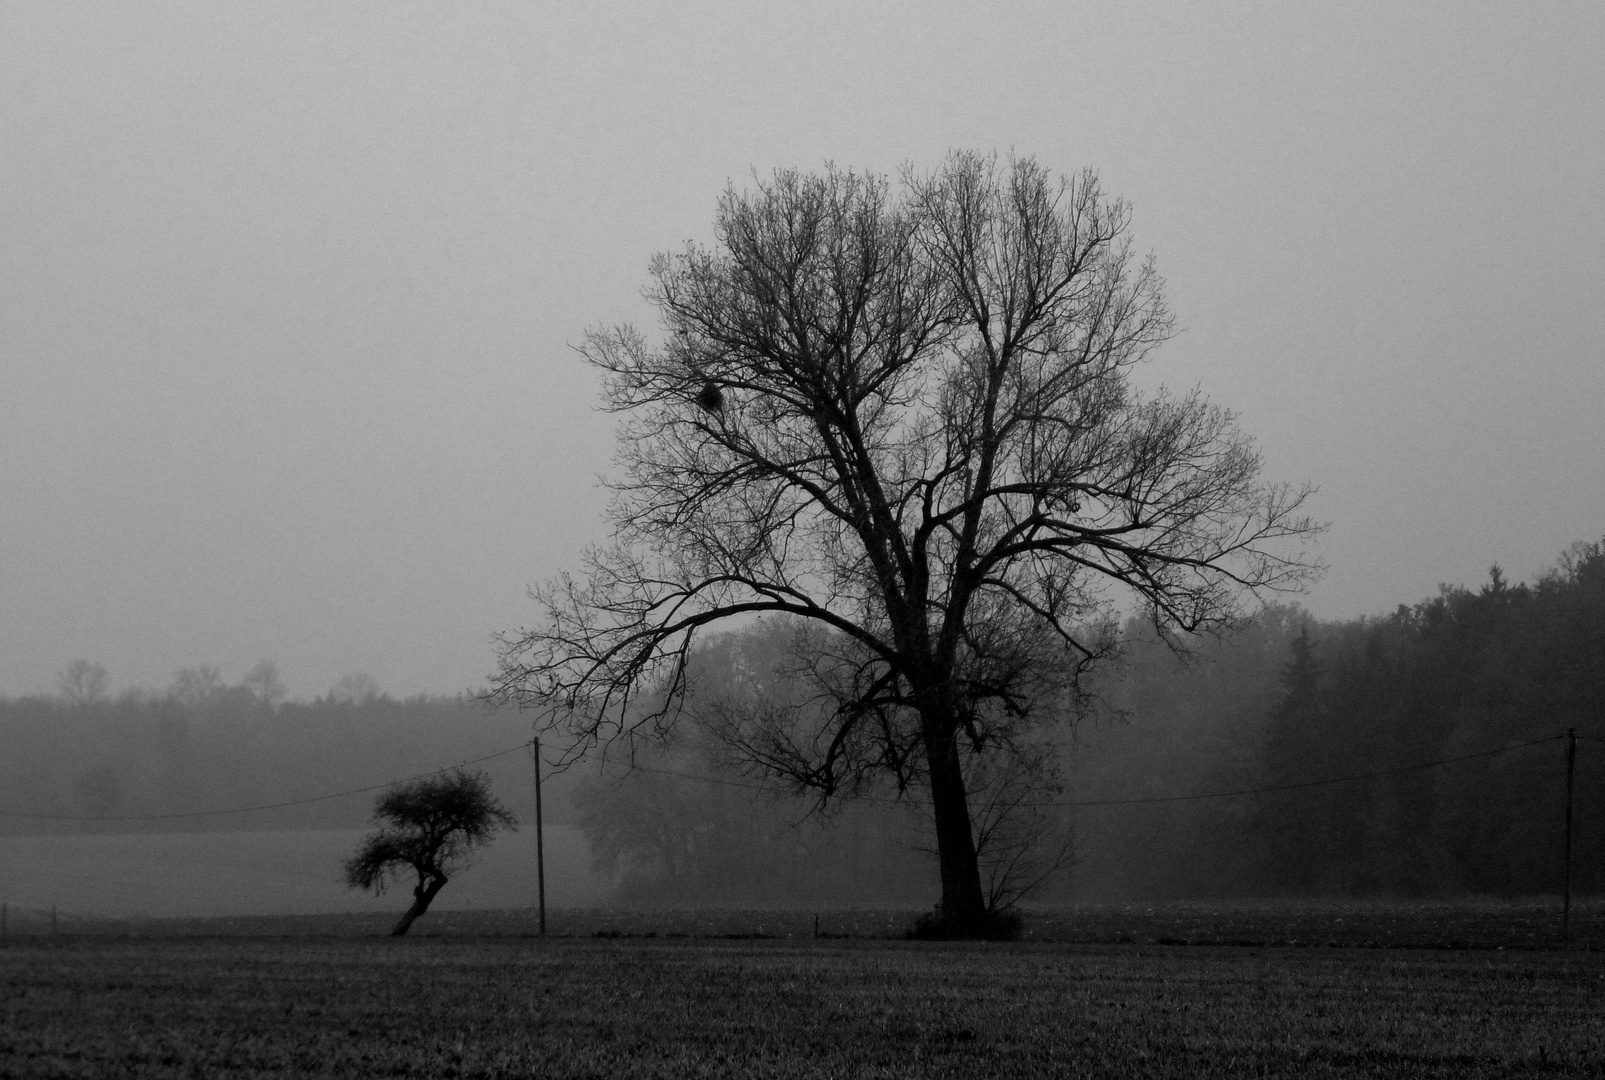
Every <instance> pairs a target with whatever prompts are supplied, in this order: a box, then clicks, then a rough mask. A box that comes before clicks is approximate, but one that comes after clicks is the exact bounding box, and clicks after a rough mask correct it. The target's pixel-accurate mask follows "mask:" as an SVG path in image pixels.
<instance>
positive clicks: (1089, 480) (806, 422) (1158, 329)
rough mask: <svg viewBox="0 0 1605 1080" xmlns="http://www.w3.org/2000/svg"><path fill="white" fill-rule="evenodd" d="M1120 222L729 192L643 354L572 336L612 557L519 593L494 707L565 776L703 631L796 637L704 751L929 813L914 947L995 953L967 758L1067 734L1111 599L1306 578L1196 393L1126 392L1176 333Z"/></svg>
mask: <svg viewBox="0 0 1605 1080" xmlns="http://www.w3.org/2000/svg"><path fill="white" fill-rule="evenodd" d="M1128 220H1129V213H1128V211H1127V208H1126V206H1125V204H1124V203H1123V202H1120V201H1118V200H1110V199H1108V198H1106V197H1105V196H1104V194H1103V192H1102V191H1101V190H1100V188H1099V185H1098V181H1097V178H1096V177H1095V176H1094V175H1092V174H1091V173H1083V174H1081V175H1080V176H1078V177H1075V178H1073V179H1059V180H1055V179H1054V178H1052V177H1051V176H1050V175H1049V174H1048V172H1047V171H1046V170H1045V169H1043V168H1042V167H1041V166H1039V165H1038V164H1037V163H1036V162H1035V161H1034V160H1032V159H1029V158H1027V159H1023V160H1017V161H1012V162H1010V163H1008V164H1007V166H1006V167H1000V165H999V163H998V161H997V160H996V159H995V158H991V157H986V156H983V155H978V154H973V153H955V154H953V155H950V156H949V158H948V159H947V160H946V162H945V163H944V164H943V165H942V167H941V168H940V169H938V170H937V171H936V172H935V173H934V174H933V175H930V176H918V175H915V174H914V173H913V172H912V171H905V174H904V177H903V187H902V192H901V197H898V196H896V195H894V193H893V192H892V189H891V185H889V184H888V183H887V182H886V181H885V180H883V179H880V178H877V177H873V176H864V175H859V174H856V173H852V172H843V171H840V170H837V169H835V168H828V169H827V170H826V171H825V172H824V173H823V174H814V175H809V174H803V173H798V172H790V171H783V172H778V173H776V174H775V176H774V178H773V179H772V180H770V181H767V182H759V183H758V185H757V188H756V190H753V191H746V192H738V191H736V190H735V189H733V188H732V189H729V190H727V191H726V193H725V195H724V196H723V198H722V199H721V200H720V202H719V208H718V214H717V219H716V224H715V230H716V236H717V246H716V247H715V248H714V249H712V250H708V249H704V248H700V247H697V246H695V245H691V246H688V247H687V249H686V250H685V251H684V252H682V253H680V254H661V255H658V256H656V257H655V258H654V259H653V261H652V264H651V278H652V282H651V285H650V287H649V289H648V292H647V296H648V299H649V300H650V301H651V302H652V303H653V304H654V305H655V306H656V308H657V310H658V313H659V315H660V317H661V320H662V327H663V330H664V340H663V342H662V343H661V344H660V345H653V344H651V343H649V342H648V340H647V339H646V338H645V337H644V336H642V335H641V334H640V333H638V332H637V331H636V330H634V329H633V328H631V327H629V326H621V327H617V328H614V329H599V330H595V331H592V332H590V333H589V334H588V335H587V337H586V339H585V343H584V345H583V346H582V348H581V352H582V354H583V355H584V357H585V358H586V359H587V360H588V361H589V362H590V363H591V364H592V365H593V366H595V367H596V368H598V369H600V370H601V371H602V373H603V374H604V376H605V379H606V382H605V391H604V394H605V397H604V400H605V406H606V408H607V409H609V410H610V411H613V412H617V413H620V414H622V415H623V416H624V417H625V419H624V421H623V423H622V424H621V425H620V428H619V433H618V435H619V444H618V445H619V452H618V453H619V456H618V463H619V472H618V473H617V474H616V475H615V476H614V477H613V478H612V480H611V481H610V486H611V487H612V489H613V492H614V499H613V502H612V505H611V510H610V515H611V518H612V521H613V527H614V543H613V544H612V545H610V546H608V547H606V548H602V549H597V550H593V551H591V552H590V553H589V554H588V556H587V561H588V569H589V573H588V575H587V580H584V581H575V580H572V579H570V578H568V577H566V576H565V577H562V578H559V579H557V580H556V581H554V582H552V583H551V584H549V585H547V586H546V587H544V588H542V589H538V590H536V592H535V594H534V595H535V598H536V599H537V601H538V602H539V603H540V604H541V605H542V607H543V609H544V615H543V618H542V620H541V621H540V622H539V623H538V624H537V625H536V626H535V627H534V628H532V629H526V630H523V631H520V632H519V633H518V634H516V635H507V636H505V637H504V638H503V640H502V650H501V670H500V674H499V676H498V679H497V683H496V693H497V694H498V695H499V696H501V697H503V698H505V699H511V700H516V701H518V702H520V703H521V704H524V705H526V706H529V707H533V708H535V709H538V710H541V712H542V714H543V717H544V722H545V723H546V724H547V725H548V727H549V728H555V729H558V730H559V731H560V732H562V733H563V734H566V735H567V736H568V738H569V739H570V740H571V747H572V749H573V751H575V752H583V750H584V749H585V748H587V747H590V746H594V745H597V744H598V743H605V742H610V741H613V740H616V739H620V738H622V739H624V740H625V741H626V742H628V741H629V740H632V739H634V738H636V737H639V736H643V735H658V734H662V733H663V732H664V731H666V730H667V729H668V727H669V726H671V725H673V724H674V723H675V722H676V721H677V720H678V719H679V718H680V716H681V714H682V712H683V703H684V700H685V692H686V689H687V678H686V663H687V659H688V658H689V657H690V656H691V655H692V650H693V643H694V641H696V640H697V639H698V638H699V636H700V635H703V634H705V633H706V632H707V631H709V630H710V629H717V628H719V627H721V626H729V625H732V623H731V620H737V622H736V623H735V624H734V625H739V624H740V623H739V620H743V619H750V618H751V617H753V616H754V615H757V614H762V613H777V614H784V615H788V616H790V617H792V618H793V619H795V620H798V621H799V622H800V623H802V624H803V625H804V626H806V627H811V628H812V631H813V632H812V634H811V635H809V634H806V633H805V634H800V635H799V638H808V637H810V636H811V637H812V642H813V644H814V645H815V646H817V647H818V649H819V650H820V651H819V652H818V653H817V655H816V660H815V661H814V662H813V663H812V664H811V668H810V670H811V673H812V677H813V678H814V680H815V684H816V688H817V692H816V694H815V695H814V696H813V701H812V703H811V704H810V705H809V707H808V708H807V709H806V710H802V711H796V712H794V713H793V714H792V715H790V716H780V715H776V713H778V712H781V711H784V710H769V711H768V712H767V713H764V712H763V711H760V712H759V713H757V714H754V715H753V716H752V717H751V722H749V723H737V724H735V725H733V726H731V727H730V729H729V731H728V735H729V736H730V738H729V742H730V744H731V745H732V746H733V747H734V748H735V749H736V750H738V751H740V752H741V753H742V754H743V755H744V756H745V760H746V761H747V762H748V763H749V764H750V765H752V766H753V767H756V768H759V769H761V770H764V771H766V772H768V773H770V774H772V775H775V776H779V777H783V778H786V779H788V780H789V781H791V782H792V783H795V784H797V785H800V786H802V787H805V788H809V789H812V790H813V791H814V792H815V793H816V794H817V795H818V797H819V798H820V799H821V800H824V799H828V798H831V797H833V796H836V795H842V794H848V795H850V794H853V793H855V792H859V791H862V790H863V788H864V785H865V784H866V783H868V782H869V781H870V779H871V778H872V777H873V776H875V775H883V776H885V775H889V776H890V777H891V778H892V779H893V780H894V781H895V783H896V785H897V788H898V790H899V791H907V790H910V789H911V788H912V789H913V790H914V791H915V792H916V793H918V794H919V795H921V796H922V797H928V798H929V803H930V808H931V814H932V823H933V825H934V832H935V839H936V848H937V852H938V859H939V863H940V871H941V885H942V894H941V905H940V907H939V909H938V916H937V919H938V922H939V923H940V924H941V926H940V929H941V930H942V932H944V933H950V934H953V935H960V936H976V935H983V936H984V935H990V934H992V933H994V932H996V931H995V925H994V924H995V922H996V919H995V917H994V915H993V913H992V912H991V911H989V907H988V904H987V897H986V894H985V891H984V888H983V885H982V881H981V875H980V864H979V861H978V857H977V851H976V844H977V836H976V832H975V828H974V824H975V823H974V818H973V816H972V808H971V806H970V793H969V792H968V791H967V788H966V782H965V777H966V761H967V760H969V758H970V757H972V756H975V755H982V754H987V753H992V752H1000V753H1003V754H1009V753H1017V752H1019V748H1020V747H1021V746H1023V745H1027V744H1029V743H1031V742H1032V741H1033V740H1035V739H1037V738H1038V736H1039V735H1040V732H1039V731H1036V730H1033V725H1041V724H1046V723H1052V722H1054V721H1056V720H1059V719H1062V718H1065V717H1073V716H1074V715H1075V714H1076V712H1077V710H1078V707H1079V705H1080V703H1081V701H1082V692H1081V690H1080V686H1081V682H1080V677H1081V676H1082V675H1083V673H1085V672H1086V671H1087V670H1088V668H1089V666H1090V665H1092V664H1093V663H1094V662H1095V661H1097V660H1098V659H1100V657H1102V656H1104V655H1106V654H1107V653H1108V651H1109V650H1110V648H1111V647H1112V645H1113V640H1112V635H1111V632H1110V631H1109V629H1108V628H1109V626H1110V625H1111V615H1112V614H1113V613H1114V611H1115V609H1116V606H1117V605H1118V604H1120V603H1121V599H1120V597H1121V594H1122V593H1123V594H1124V596H1125V597H1126V598H1127V599H1128V600H1134V601H1136V602H1137V603H1138V604H1140V605H1141V606H1142V607H1144V608H1145V609H1146V610H1147V611H1148V612H1149V613H1150V614H1151V616H1152V618H1153V620H1154V622H1155V623H1156V624H1157V625H1158V626H1159V627H1161V628H1162V629H1164V630H1166V631H1176V630H1180V631H1184V632H1194V631H1204V630H1210V629H1213V628H1218V627H1221V626H1223V625H1226V624H1228V623H1229V622H1230V621H1231V620H1232V619H1233V618H1235V616H1236V614H1237V612H1238V605H1239V602H1240V600H1241V598H1242V597H1243V596H1244V595H1245V594H1251V593H1253V592H1255V591H1257V590H1261V589H1277V588H1288V587H1297V586H1298V585H1300V584H1301V583H1302V582H1303V580H1304V579H1305V578H1306V577H1307V576H1308V575H1309V574H1310V573H1311V572H1312V571H1313V569H1314V567H1313V566H1312V565H1311V564H1309V563H1306V562H1304V561H1302V560H1301V559H1300V557H1299V556H1298V553H1297V552H1296V551H1295V552H1292V553H1287V552H1284V551H1283V550H1282V549H1281V543H1282V542H1283V541H1287V540H1294V541H1296V540H1298V539H1299V538H1301V537H1303V536H1305V535H1307V534H1309V533H1310V532H1312V531H1313V528H1314V526H1313V525H1312V524H1311V522H1310V521H1309V520H1308V519H1307V518H1304V517H1302V516H1300V505H1301V503H1302V502H1303V500H1304V497H1305V495H1306V493H1307V489H1301V488H1290V487H1288V486H1286V485H1278V484H1266V483H1262V482H1261V481H1260V479H1259V472H1260V458H1259V455H1258V453H1257V452H1256V451H1255V449H1254V447H1253V443H1252V441H1251V440H1250V439H1249V438H1248V437H1247V436H1246V435H1244V434H1242V433H1241V432H1240V431H1239V429H1238V427H1237V425H1236V421H1235V418H1234V417H1233V416H1232V414H1231V413H1229V412H1227V411H1225V410H1223V409H1221V408H1219V407H1217V406H1214V405H1212V404H1210V403H1209V402H1208V401H1206V400H1205V399H1204V398H1203V397H1202V396H1200V395H1199V394H1198V393H1196V392H1193V393H1187V394H1182V395H1179V396H1178V395H1172V394H1168V393H1165V392H1163V391H1161V392H1158V393H1154V394H1150V395H1144V394H1141V393H1139V392H1138V391H1137V390H1136V389H1135V388H1134V387H1133V386H1132V385H1131V380H1130V372H1131V369H1132V367H1133V366H1134V365H1135V364H1137V363H1138V362H1139V361H1141V360H1142V359H1143V358H1144V357H1145V356H1147V355H1148V353H1149V352H1150V351H1151V350H1153V349H1154V348H1155V347H1156V346H1158V345H1159V344H1160V343H1161V342H1163V341H1164V340H1165V339H1166V338H1168V337H1169V336H1170V335H1171V332H1172V321H1171V317H1170V314H1169V311H1168V310H1167V308H1166V305H1165V301H1164V296H1163V282H1162V280H1161V278H1160V277H1159V275H1158V274H1157V273H1156V272H1155V270H1154V268H1153V266H1152V264H1151V263H1150V262H1149V261H1146V260H1142V259H1138V258H1135V257H1134V256H1133V253H1132V249H1131V244H1130V241H1129V239H1128V238H1127V236H1126V232H1127V225H1128ZM804 644H805V645H806V644H807V642H804ZM802 655H803V654H802V653H799V656H800V657H801V656H802ZM821 705H823V706H824V707H819V706H821ZM972 772H973V770H972ZM1016 876H1017V877H1018V876H1019V875H1018V874H1017V875H1016Z"/></svg>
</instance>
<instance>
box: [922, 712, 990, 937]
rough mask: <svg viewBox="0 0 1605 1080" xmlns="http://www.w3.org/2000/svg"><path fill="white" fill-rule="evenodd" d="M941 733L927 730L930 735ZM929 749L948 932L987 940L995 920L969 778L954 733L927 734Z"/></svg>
mask: <svg viewBox="0 0 1605 1080" xmlns="http://www.w3.org/2000/svg"><path fill="white" fill-rule="evenodd" d="M944 726H945V725H944ZM935 727H936V725H931V724H927V727H926V731H927V732H928V733H929V732H931V730H932V728H935ZM937 730H940V729H939V728H938V729H937ZM925 746H926V761H927V763H928V765H929V767H930V773H931V810H932V813H933V814H934V816H935V824H936V854H937V859H938V861H939V863H940V865H941V871H942V907H941V916H940V918H941V922H942V924H943V925H942V929H943V931H944V933H945V934H946V935H949V936H952V937H983V936H986V935H987V930H988V926H989V921H990V920H989V919H988V917H987V916H988V912H987V908H986V899H985V897H984V896H983V895H982V892H981V868H980V863H979V861H978V860H977V858H976V853H975V833H974V831H973V829H972V828H971V825H970V805H969V800H968V798H967V796H966V794H965V791H964V773H963V772H962V771H961V770H960V768H959V753H958V744H957V741H956V740H955V738H954V736H953V735H952V734H951V733H949V734H946V735H932V734H927V737H926V741H925Z"/></svg>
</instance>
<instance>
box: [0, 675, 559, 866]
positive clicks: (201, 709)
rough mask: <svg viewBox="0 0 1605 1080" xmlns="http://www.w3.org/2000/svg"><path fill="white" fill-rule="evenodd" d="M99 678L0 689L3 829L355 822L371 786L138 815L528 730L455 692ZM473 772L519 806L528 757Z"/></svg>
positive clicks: (432, 754)
mask: <svg viewBox="0 0 1605 1080" xmlns="http://www.w3.org/2000/svg"><path fill="white" fill-rule="evenodd" d="M256 674H261V672H260V671H258V672H257V673H256ZM104 681H105V680H104V676H103V674H98V675H97V669H96V667H95V665H91V664H85V663H82V662H79V663H75V664H74V665H73V666H72V667H70V668H68V669H67V671H65V672H64V673H63V680H62V682H63V692H62V694H61V695H60V696H57V697H48V698H47V697H26V698H10V699H7V698H0V832H4V833H7V834H13V835H15V834H24V833H34V834H37V833H51V832H86V831H89V832H127V831H174V830H184V831H211V830H227V829H291V828H337V827H353V826H360V825H362V824H363V823H365V822H366V821H367V819H368V815H369V813H370V812H371V811H372V808H373V798H374V797H373V795H372V794H367V795H359V796H349V797H345V798H340V799H331V800H324V801H318V802H312V803H305V804H302V805H297V806H288V807H282V808H278V809H273V810H267V811H256V812H252V813H245V814H225V815H216V816H212V815H206V816H200V817H190V818H160V819H156V820H142V819H143V818H147V817H148V816H150V815H174V814H194V813H197V812H204V811H212V810H219V809H228V808H233V807H242V806H258V805H266V804H273V803H287V802H296V801H297V800H303V799H319V798H320V797H321V796H325V795H329V794H331V793H335V792H341V791H346V790H349V789H351V788H355V787H363V786H367V785H370V784H382V783H385V782H387V781H388V780H391V779H395V778H400V777H404V776H409V775H412V774H415V773H418V772H421V771H426V770H430V769H435V768H438V767H440V766H443V765H450V764H453V763H456V762H461V761H465V760H468V759H471V758H475V757H480V756H483V755H485V754H489V753H494V752H495V751H497V750H503V749H506V748H508V747H512V746H516V745H517V744H518V743H519V742H520V741H521V740H527V739H528V737H529V730H528V721H527V718H521V717H519V716H518V715H517V714H516V713H510V712H499V713H498V712H490V711H487V710H486V709H485V708H484V706H483V705H481V704H480V703H479V702H478V701H476V700H474V699H473V698H471V697H468V696H466V695H465V696H456V697H443V696H442V697H432V696H421V697H413V698H408V699H406V700H404V701H398V700H395V699H392V698H389V697H386V696H384V695H382V694H379V693H378V692H377V688H376V687H374V686H373V685H372V683H371V680H360V679H348V680H344V681H343V686H344V690H345V691H346V692H343V693H332V694H330V695H329V696H327V697H324V698H319V699H317V700H315V701H311V702H284V701H280V700H277V699H278V697H279V696H280V695H279V693H277V692H275V686H276V684H275V683H274V682H273V681H256V682H254V683H253V681H252V680H249V679H248V680H246V681H243V682H242V683H241V684H240V685H233V686H231V685H228V684H226V683H224V682H223V681H222V680H220V679H219V678H218V677H217V675H216V672H215V669H210V668H205V667H202V668H196V669H189V670H186V671H185V672H181V673H180V675H179V677H178V678H177V679H176V680H175V682H174V685H173V686H172V687H171V688H170V689H169V690H167V691H165V692H162V693H152V692H132V693H127V694H124V695H121V696H119V697H116V698H111V697H107V696H105V694H104V692H103V688H104ZM248 683H251V684H250V685H248ZM346 684H349V685H346ZM264 691H265V692H264ZM483 767H484V768H486V769H487V770H489V771H490V772H491V773H492V776H493V777H497V778H502V780H503V782H502V783H501V784H500V785H499V786H500V788H502V789H504V792H503V793H504V798H505V800H506V801H508V802H509V803H510V804H511V805H513V806H514V807H515V809H521V808H522V807H523V805H524V803H525V802H526V801H527V799H528V794H529V789H530V783H531V778H530V762H529V757H528V754H527V753H525V754H513V755H509V756H507V757H505V758H501V759H498V760H497V761H493V762H487V763H486V764H485V765H484V766H483ZM38 815H43V816H38ZM84 819H98V820H84Z"/></svg>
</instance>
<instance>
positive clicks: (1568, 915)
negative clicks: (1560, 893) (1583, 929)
mask: <svg viewBox="0 0 1605 1080" xmlns="http://www.w3.org/2000/svg"><path fill="white" fill-rule="evenodd" d="M1576 772H1577V729H1576V728H1567V729H1566V887H1565V888H1566V891H1565V897H1564V899H1562V900H1561V908H1560V939H1561V941H1563V942H1566V941H1570V940H1571V939H1572V776H1573V775H1574V774H1575V773H1576Z"/></svg>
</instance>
